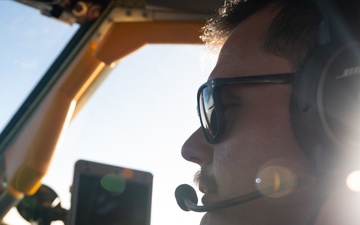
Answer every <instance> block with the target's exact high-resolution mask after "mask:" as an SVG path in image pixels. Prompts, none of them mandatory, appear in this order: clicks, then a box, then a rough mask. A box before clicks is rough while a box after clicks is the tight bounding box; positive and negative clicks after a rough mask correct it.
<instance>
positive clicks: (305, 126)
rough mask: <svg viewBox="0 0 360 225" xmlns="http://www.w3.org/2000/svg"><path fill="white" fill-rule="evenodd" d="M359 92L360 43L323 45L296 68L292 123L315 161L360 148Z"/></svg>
mask: <svg viewBox="0 0 360 225" xmlns="http://www.w3.org/2000/svg"><path fill="white" fill-rule="evenodd" d="M359 93H360V46H359V44H358V43H353V44H350V45H341V44H333V43H332V44H331V45H326V46H318V47H317V48H316V49H315V50H314V52H312V54H310V56H309V57H308V58H307V59H306V61H305V63H304V66H303V68H302V69H301V70H300V72H299V73H298V74H296V77H295V81H294V84H293V93H292V98H291V103H290V118H291V123H292V127H293V130H294V134H295V136H296V139H297V140H298V142H299V145H300V146H301V148H302V149H303V150H304V152H305V154H306V155H307V156H308V157H310V159H311V160H312V161H313V162H315V164H316V165H315V167H317V168H319V167H323V165H325V164H328V163H329V161H332V160H334V158H336V157H338V159H339V160H340V158H343V157H346V156H345V155H349V154H348V153H351V154H353V153H354V150H357V149H359V147H360V129H357V128H358V127H360V118H357V117H360V96H359ZM354 123H355V126H354ZM356 145H357V146H356ZM323 169H324V168H323ZM316 170H317V171H319V169H316Z"/></svg>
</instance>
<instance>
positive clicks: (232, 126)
mask: <svg viewBox="0 0 360 225" xmlns="http://www.w3.org/2000/svg"><path fill="white" fill-rule="evenodd" d="M275 15H276V12H275V11H271V10H269V9H265V10H262V11H260V12H259V13H256V14H254V15H253V16H251V17H249V18H248V19H246V20H245V21H244V22H242V23H241V24H240V25H239V26H238V27H237V28H236V29H235V30H234V31H233V33H232V34H231V35H230V37H229V38H228V40H227V41H226V42H225V44H224V45H223V47H222V50H221V52H220V55H219V59H218V62H217V65H216V67H215V68H214V70H213V71H212V73H211V74H210V76H209V79H214V78H225V77H240V76H252V75H260V74H276V73H288V72H294V69H293V67H292V65H291V63H290V62H289V61H288V60H287V59H284V58H281V57H279V56H275V55H273V54H270V53H266V52H265V51H264V50H263V48H262V43H263V40H264V37H265V36H266V32H267V30H268V27H269V24H270V22H271V20H272V19H273V18H274V16H275ZM222 95H223V96H222V100H223V103H224V104H225V105H226V107H227V109H226V111H225V118H226V131H225V134H224V136H223V137H222V138H221V139H220V140H219V141H218V142H217V143H216V144H208V143H207V142H206V141H205V138H204V137H203V134H202V131H201V129H198V130H197V131H195V132H194V134H193V135H192V136H191V137H190V138H189V139H188V140H187V141H186V142H185V144H184V146H183V148H182V155H183V157H184V158H185V159H186V160H189V161H191V162H195V163H197V164H199V165H200V166H201V175H200V176H199V177H198V180H199V186H200V190H202V191H203V192H205V195H204V197H203V199H202V201H203V204H209V203H216V202H219V201H222V200H225V199H231V198H234V197H237V196H240V195H244V194H247V193H249V192H252V191H255V190H257V187H262V188H264V187H273V188H274V189H276V188H277V187H278V186H279V185H281V184H283V183H284V182H289V181H290V182H294V184H296V181H298V180H299V179H301V178H305V177H310V168H309V162H308V159H307V158H306V157H305V155H304V154H303V152H302V151H301V149H300V148H299V146H298V145H297V143H296V140H295V138H294V135H293V132H292V128H291V124H290V118H289V102H290V96H291V85H286V84H271V85H269V84H260V85H258V84H257V85H242V86H240V85H234V86H227V87H224V88H223V93H222ZM311 195H312V187H309V186H304V187H300V188H297V189H290V190H288V191H286V192H284V193H282V194H278V195H274V196H272V197H268V196H267V197H264V198H261V199H258V200H254V201H251V202H248V203H245V204H243V205H238V206H235V207H231V208H227V209H222V210H218V211H213V212H209V213H207V214H206V215H205V216H204V218H203V220H202V224H206V225H215V224H217V225H220V224H222V225H225V224H226V225H230V224H246V225H258V224H266V225H268V224H291V225H295V224H304V223H305V222H304V221H305V220H306V218H307V216H308V213H309V211H310V210H311V207H310V204H311V203H310V199H311Z"/></svg>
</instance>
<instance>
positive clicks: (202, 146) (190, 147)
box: [181, 128, 213, 166]
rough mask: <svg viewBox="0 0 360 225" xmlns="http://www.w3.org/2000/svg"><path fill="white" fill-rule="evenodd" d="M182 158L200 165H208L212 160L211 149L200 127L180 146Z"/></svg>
mask: <svg viewBox="0 0 360 225" xmlns="http://www.w3.org/2000/svg"><path fill="white" fill-rule="evenodd" d="M181 155H182V157H183V158H184V159H186V160H187V161H190V162H194V163H197V164H199V165H200V166H202V165H208V164H210V163H212V160H213V149H212V146H211V145H210V144H208V143H207V142H206V141H205V138H204V136H203V134H202V131H201V129H200V128H199V129H197V130H196V131H195V132H194V133H193V134H192V135H191V136H190V137H189V138H188V139H187V140H186V141H185V143H184V145H183V146H182V148H181Z"/></svg>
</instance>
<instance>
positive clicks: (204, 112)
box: [199, 87, 218, 142]
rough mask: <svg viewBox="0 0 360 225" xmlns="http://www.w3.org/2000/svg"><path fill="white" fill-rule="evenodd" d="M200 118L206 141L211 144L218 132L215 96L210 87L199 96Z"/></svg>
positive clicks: (204, 89)
mask: <svg viewBox="0 0 360 225" xmlns="http://www.w3.org/2000/svg"><path fill="white" fill-rule="evenodd" d="M199 98H200V99H199V116H200V120H201V125H202V127H203V130H204V133H205V136H206V139H207V140H208V141H209V142H211V141H212V140H213V139H214V137H215V134H216V133H217V131H218V118H217V115H216V110H215V105H214V99H213V95H212V93H211V90H210V89H209V88H208V87H204V88H203V89H202V92H201V93H200V96H199Z"/></svg>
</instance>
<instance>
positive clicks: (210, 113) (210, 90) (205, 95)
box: [197, 73, 294, 144]
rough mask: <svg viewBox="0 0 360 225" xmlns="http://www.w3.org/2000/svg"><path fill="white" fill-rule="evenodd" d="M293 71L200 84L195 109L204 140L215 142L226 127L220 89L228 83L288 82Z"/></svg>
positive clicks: (215, 80)
mask: <svg viewBox="0 0 360 225" xmlns="http://www.w3.org/2000/svg"><path fill="white" fill-rule="evenodd" d="M293 80H294V73H283V74H269V75H257V76H246V77H231V78H215V79H213V80H209V81H207V82H206V83H205V84H203V85H201V86H200V88H199V90H198V93H197V111H198V115H199V117H200V123H201V127H202V130H203V133H204V136H205V139H206V141H207V142H208V143H209V144H215V143H216V142H217V141H218V140H219V139H220V138H221V137H222V136H223V135H224V132H225V129H226V121H225V116H224V109H223V105H222V102H221V89H222V88H223V87H225V86H228V85H248V84H289V83H292V82H293Z"/></svg>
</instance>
